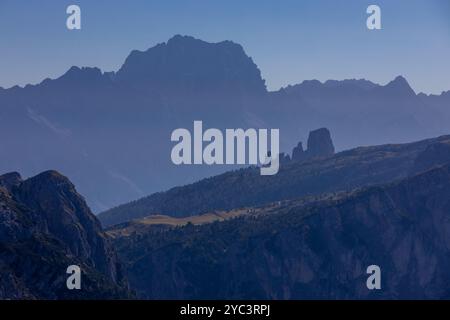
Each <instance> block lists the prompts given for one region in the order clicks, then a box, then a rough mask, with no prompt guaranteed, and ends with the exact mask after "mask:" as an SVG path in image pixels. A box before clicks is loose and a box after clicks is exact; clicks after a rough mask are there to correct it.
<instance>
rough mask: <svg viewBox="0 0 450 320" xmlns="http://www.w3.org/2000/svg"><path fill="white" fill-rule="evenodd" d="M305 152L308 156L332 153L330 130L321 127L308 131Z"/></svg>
mask: <svg viewBox="0 0 450 320" xmlns="http://www.w3.org/2000/svg"><path fill="white" fill-rule="evenodd" d="M306 152H307V154H308V157H309V158H314V157H328V156H332V155H333V154H334V145H333V141H332V140H331V134H330V131H329V130H328V129H327V128H321V129H317V130H314V131H311V132H310V133H309V137H308V149H307V151H306Z"/></svg>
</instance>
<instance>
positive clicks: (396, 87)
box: [384, 76, 415, 95]
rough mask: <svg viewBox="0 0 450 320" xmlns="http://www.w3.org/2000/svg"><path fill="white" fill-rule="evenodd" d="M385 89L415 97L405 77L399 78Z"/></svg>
mask: <svg viewBox="0 0 450 320" xmlns="http://www.w3.org/2000/svg"><path fill="white" fill-rule="evenodd" d="M384 89H388V90H390V91H392V92H397V93H399V94H400V93H408V94H413V95H415V92H414V90H413V89H412V88H411V86H410V85H409V83H408V81H407V80H406V79H405V78H404V77H403V76H397V77H396V78H395V79H394V80H392V81H391V82H389V83H388V84H386V85H385V86H384Z"/></svg>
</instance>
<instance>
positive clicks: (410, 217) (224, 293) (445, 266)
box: [115, 165, 450, 299]
mask: <svg viewBox="0 0 450 320" xmlns="http://www.w3.org/2000/svg"><path fill="white" fill-rule="evenodd" d="M252 212H254V213H252ZM449 220H450V166H449V165H447V166H443V167H437V168H435V169H432V170H430V171H426V172H424V173H422V174H420V175H417V176H414V177H411V178H407V179H404V180H402V181H401V182H397V183H394V184H390V185H386V186H383V187H370V188H366V189H363V190H359V191H354V192H348V193H342V194H331V195H329V196H327V197H322V198H320V199H317V200H315V201H314V200H311V201H302V200H298V201H296V200H293V201H287V202H279V203H274V204H272V205H269V206H266V207H262V208H256V209H255V210H249V214H248V215H247V216H246V217H239V218H235V219H232V220H228V221H224V222H221V223H210V224H206V225H199V226H193V225H188V226H186V227H182V228H180V227H179V228H167V229H161V228H158V229H156V230H153V231H152V229H151V228H149V229H148V230H147V232H144V233H143V232H140V233H139V235H133V233H128V234H127V236H125V237H119V238H116V240H115V241H116V244H117V246H118V248H119V250H120V254H121V255H122V256H123V258H124V259H126V261H128V274H129V279H130V282H131V284H132V285H133V286H134V287H135V288H136V290H137V291H138V293H139V294H140V296H141V297H143V298H152V299H153V298H165V299H166V298H176V299H190V298H196V299H199V298H200V299H202V298H208V299H215V298H222V299H242V298H244V299H381V298H383V299H386V298H392V299H415V298H433V299H448V298H449V297H450V292H449V289H448V288H449V287H450V282H449V280H448V279H449V277H448V272H449V270H450V255H449V253H450V223H449ZM144 248H145V250H144ZM373 264H375V265H378V266H379V267H380V269H381V290H368V288H367V287H366V280H367V278H368V274H367V273H366V269H367V267H368V266H370V265H373ZM144 271H145V272H144Z"/></svg>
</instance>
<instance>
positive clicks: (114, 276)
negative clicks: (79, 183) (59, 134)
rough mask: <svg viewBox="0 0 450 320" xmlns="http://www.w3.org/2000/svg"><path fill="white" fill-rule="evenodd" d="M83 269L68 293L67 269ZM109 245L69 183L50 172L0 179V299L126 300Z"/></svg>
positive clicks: (114, 255)
mask: <svg viewBox="0 0 450 320" xmlns="http://www.w3.org/2000/svg"><path fill="white" fill-rule="evenodd" d="M70 265H78V266H79V267H80V268H81V270H82V289H81V290H68V289H67V287H66V279H67V277H68V275H67V274H66V269H67V267H68V266H70ZM121 268H122V267H121V265H120V264H119V261H118V259H117V256H116V253H115V251H114V250H113V247H112V245H111V242H110V240H109V239H108V237H107V236H106V235H105V234H104V233H103V232H102V229H101V226H100V223H99V222H98V220H97V219H96V218H95V216H94V215H93V214H92V213H91V212H90V210H89V208H88V207H87V205H86V203H85V201H84V199H83V198H82V197H81V196H80V195H79V194H78V193H77V192H76V190H75V187H74V186H73V184H72V183H71V182H70V181H69V180H68V179H67V178H66V177H64V176H62V175H61V174H59V173H58V172H55V171H47V172H44V173H42V174H40V175H38V176H36V177H33V178H30V179H27V180H25V181H22V179H21V178H20V175H19V174H18V173H11V174H6V175H3V176H0V274H1V275H2V277H1V278H2V280H1V281H0V298H3V299H22V298H26V299H33V298H36V299H59V298H64V299H72V298H73V299H75V298H76V299H79V298H80V299H81V298H119V297H122V298H125V297H127V296H128V295H129V293H128V289H127V282H126V280H125V278H124V276H123V272H122V269H121Z"/></svg>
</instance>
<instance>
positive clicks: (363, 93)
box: [0, 36, 450, 212]
mask: <svg viewBox="0 0 450 320" xmlns="http://www.w3.org/2000/svg"><path fill="white" fill-rule="evenodd" d="M299 58H301V57H299ZM299 78H301V75H299ZM194 120H202V121H203V123H204V124H205V126H208V127H215V128H219V129H221V128H248V127H254V128H280V134H281V148H282V150H284V151H286V150H291V149H292V148H293V147H294V146H296V144H297V142H298V141H299V140H303V141H305V140H306V139H305V138H306V134H307V132H308V131H310V130H313V129H316V128H321V127H327V128H329V129H330V131H331V132H332V133H333V136H334V138H335V146H336V149H337V150H338V151H341V150H345V149H349V148H352V147H355V146H360V145H374V144H383V143H393V142H395V143H401V142H406V141H413V140H419V139H424V138H427V137H432V136H438V135H442V134H447V133H448V132H450V95H449V93H448V92H446V93H443V94H442V95H439V96H436V95H424V94H416V93H415V92H414V91H413V90H412V89H411V87H410V86H409V85H408V83H407V81H406V79H404V78H403V77H397V78H396V79H394V80H393V81H392V82H390V83H388V84H387V85H378V84H374V83H372V82H370V81H367V80H344V81H327V82H325V83H321V82H319V81H316V80H312V81H304V82H303V83H301V84H297V85H293V86H288V87H286V88H283V89H280V90H279V91H276V92H269V91H267V89H266V87H265V83H264V80H263V79H262V77H261V73H260V70H259V69H258V67H257V66H256V64H255V63H254V62H253V61H252V59H251V58H250V57H248V56H247V55H246V53H245V52H244V50H243V48H242V47H241V46H240V45H238V44H235V43H233V42H231V41H224V42H220V43H207V42H204V41H201V40H198V39H194V38H192V37H188V36H175V37H173V38H172V39H170V40H169V41H168V42H167V43H162V44H158V45H156V46H155V47H153V48H150V49H148V50H147V51H144V52H141V51H133V52H131V54H130V55H129V56H128V58H127V59H126V60H125V62H124V64H123V66H122V67H121V68H120V70H118V71H117V72H102V71H101V70H99V69H97V68H78V67H72V68H71V69H70V70H68V71H67V72H66V73H65V74H64V75H62V76H61V77H59V78H57V79H46V80H44V81H43V82H42V83H40V84H38V85H28V86H26V87H24V88H20V87H13V88H10V89H1V90H0V135H1V136H2V137H4V139H3V140H2V143H1V144H0V155H1V157H0V158H1V160H0V171H2V172H8V171H20V172H21V173H22V174H23V175H24V176H26V177H28V176H33V175H35V174H37V173H39V172H42V171H45V170H48V169H57V170H59V171H61V172H64V173H65V174H66V175H67V176H68V177H69V178H70V179H71V180H72V181H74V183H75V184H76V185H77V186H78V188H79V190H80V191H81V193H82V194H83V195H85V196H86V199H87V202H88V204H89V206H90V207H91V208H92V209H93V211H94V212H100V211H103V210H106V209H109V208H111V207H113V206H116V205H119V204H122V203H125V202H128V201H130V200H134V199H138V198H141V197H143V196H146V195H148V194H151V193H153V192H156V191H160V190H167V189H169V188H171V187H174V186H176V185H183V184H188V183H192V182H194V181H197V180H199V179H201V178H204V177H208V176H212V175H215V174H219V173H223V172H225V171H228V170H230V169H232V168H233V167H225V166H190V167H183V166H181V167H177V166H175V165H173V164H172V163H171V161H170V149H171V147H172V143H171V141H170V133H171V132H172V131H173V130H174V129H176V128H186V127H187V128H190V127H191V126H192V123H193V121H194ZM234 168H236V167H234Z"/></svg>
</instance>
